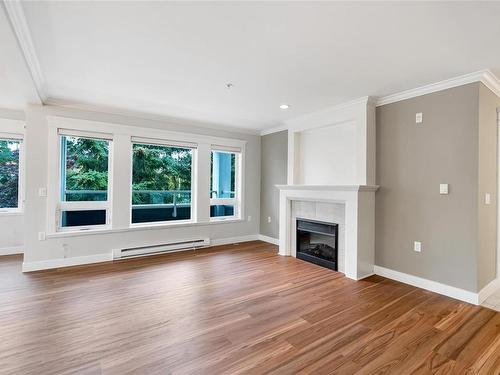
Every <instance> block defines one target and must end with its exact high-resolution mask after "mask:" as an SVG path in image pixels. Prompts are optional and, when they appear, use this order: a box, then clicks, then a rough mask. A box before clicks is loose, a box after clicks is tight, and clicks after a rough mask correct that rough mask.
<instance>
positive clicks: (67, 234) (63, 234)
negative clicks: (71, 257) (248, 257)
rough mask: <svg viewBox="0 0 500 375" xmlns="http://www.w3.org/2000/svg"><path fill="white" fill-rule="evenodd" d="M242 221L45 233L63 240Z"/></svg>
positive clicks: (154, 224)
mask: <svg viewBox="0 0 500 375" xmlns="http://www.w3.org/2000/svg"><path fill="white" fill-rule="evenodd" d="M244 221H245V220H243V219H233V218H232V219H225V220H219V221H203V222H197V223H196V222H194V221H192V220H182V222H181V220H179V221H170V222H161V223H145V224H142V223H141V224H131V225H130V227H128V228H116V229H102V228H101V229H90V230H84V231H77V232H55V233H47V238H64V237H81V236H91V235H99V234H113V233H126V232H135V231H147V230H156V229H169V228H180V227H198V226H204V225H214V224H230V223H233V224H234V223H242V222H244Z"/></svg>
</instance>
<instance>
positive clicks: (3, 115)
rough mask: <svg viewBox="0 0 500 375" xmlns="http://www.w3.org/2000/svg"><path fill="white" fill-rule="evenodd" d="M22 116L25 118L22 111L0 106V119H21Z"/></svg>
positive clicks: (22, 118)
mask: <svg viewBox="0 0 500 375" xmlns="http://www.w3.org/2000/svg"><path fill="white" fill-rule="evenodd" d="M24 118H25V116H24V111H16V110H13V109H7V108H0V121H1V120H2V119H7V120H21V121H23V120H24Z"/></svg>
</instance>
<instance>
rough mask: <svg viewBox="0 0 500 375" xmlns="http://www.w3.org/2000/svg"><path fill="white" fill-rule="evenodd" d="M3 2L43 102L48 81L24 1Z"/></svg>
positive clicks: (8, 0) (6, 0)
mask: <svg viewBox="0 0 500 375" xmlns="http://www.w3.org/2000/svg"><path fill="white" fill-rule="evenodd" d="M3 3H4V5H5V10H6V12H7V17H8V18H9V20H10V24H11V26H12V29H13V31H14V34H15V35H16V39H17V42H18V44H19V47H20V49H21V51H22V54H23V56H24V59H25V62H26V65H27V67H28V69H29V72H30V74H31V79H32V81H33V84H34V86H35V90H36V92H37V93H38V96H39V99H40V101H41V103H42V104H43V103H44V102H45V101H46V100H47V89H46V81H45V78H44V76H43V73H42V69H41V67H40V62H39V60H38V56H37V54H36V50H35V46H34V45H33V40H32V38H31V32H30V29H29V27H28V23H27V22H26V17H25V15H24V10H23V6H22V3H21V1H14V0H4V1H3Z"/></svg>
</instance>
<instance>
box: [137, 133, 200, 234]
mask: <svg viewBox="0 0 500 375" xmlns="http://www.w3.org/2000/svg"><path fill="white" fill-rule="evenodd" d="M132 155H133V156H132V158H133V160H132V224H138V223H151V222H166V221H174V220H191V217H192V215H191V199H192V194H191V186H192V175H193V168H192V163H193V148H192V147H182V146H171V145H163V144H147V143H133V144H132Z"/></svg>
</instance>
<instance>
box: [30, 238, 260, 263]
mask: <svg viewBox="0 0 500 375" xmlns="http://www.w3.org/2000/svg"><path fill="white" fill-rule="evenodd" d="M256 240H258V235H257V234H250V235H247V236H239V237H229V238H219V239H214V240H210V246H208V247H207V248H209V247H214V246H221V245H230V244H237V243H240V242H248V241H256ZM186 251H192V250H186ZM112 261H113V251H109V252H107V253H102V254H95V255H87V256H81V257H72V258H57V259H47V260H39V261H33V262H23V272H32V271H41V270H48V269H53V268H63V267H73V266H82V265H85V264H92V263H102V262H112Z"/></svg>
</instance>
